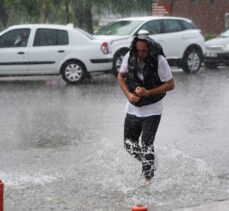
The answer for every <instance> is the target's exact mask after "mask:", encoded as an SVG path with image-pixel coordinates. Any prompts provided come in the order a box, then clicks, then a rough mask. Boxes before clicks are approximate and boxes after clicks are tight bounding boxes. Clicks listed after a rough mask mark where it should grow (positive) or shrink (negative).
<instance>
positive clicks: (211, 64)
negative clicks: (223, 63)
mask: <svg viewBox="0 0 229 211" xmlns="http://www.w3.org/2000/svg"><path fill="white" fill-rule="evenodd" d="M218 65H219V63H217V62H205V67H206V68H207V69H216V68H217V67H218Z"/></svg>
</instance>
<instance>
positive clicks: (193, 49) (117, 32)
mask: <svg viewBox="0 0 229 211" xmlns="http://www.w3.org/2000/svg"><path fill="white" fill-rule="evenodd" d="M139 30H147V31H148V32H149V34H150V37H151V38H153V39H154V40H155V41H157V42H159V43H160V44H161V45H162V47H163V49H164V52H165V55H166V57H167V59H168V61H169V63H170V64H171V65H175V66H178V67H182V68H183V70H184V71H185V72H187V73H195V72H197V71H198V70H199V68H200V66H201V63H202V60H203V52H204V47H205V45H204V41H205V40H204V37H203V35H202V33H201V31H200V30H199V29H197V28H196V26H195V25H194V24H193V23H192V21H191V20H189V19H187V18H179V17H161V16H160V17H156V16H149V17H129V18H122V19H117V20H115V21H113V22H110V23H108V24H107V25H105V26H102V27H101V28H100V29H98V30H97V31H96V32H95V35H94V36H95V37H96V38H98V39H102V40H103V39H105V38H107V40H109V41H110V42H111V50H112V53H113V55H114V61H113V69H114V71H118V70H119V68H120V65H121V63H122V59H123V57H124V55H125V54H126V53H127V51H129V46H130V43H131V41H132V40H133V37H134V36H135V35H136V34H137V33H138V31H139Z"/></svg>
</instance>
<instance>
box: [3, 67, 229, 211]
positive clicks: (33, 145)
mask: <svg viewBox="0 0 229 211" xmlns="http://www.w3.org/2000/svg"><path fill="white" fill-rule="evenodd" d="M44 78H45V77H43V78H42V77H41V78H40V77H33V78H0V96H1V97H0V105H1V106H0V118H1V122H0V134H1V136H0V179H1V180H3V181H4V183H5V211H16V210H17V211H27V210H31V211H33V210H38V211H49V210H54V211H63V210H70V211H92V210H96V211H120V210H121V211H129V210H131V207H133V206H134V205H136V204H144V205H146V206H148V208H149V210H150V211H151V210H152V211H167V210H168V211H171V210H172V209H175V208H179V207H188V206H195V205H198V204H202V203H204V202H206V201H211V200H223V199H227V198H229V162H228V161H229V153H228V152H229V144H228V141H229V136H228V131H229V118H228V117H229V69H228V68H226V67H222V68H220V69H219V70H205V69H202V70H201V71H200V72H199V73H198V74H195V75H187V74H185V73H183V72H181V71H179V70H174V79H175V82H176V88H175V90H174V91H172V92H169V93H168V94H167V97H166V99H165V101H164V113H163V116H162V120H161V124H160V126H159V130H158V133H157V137H156V140H155V146H156V154H157V161H158V169H157V171H156V173H155V177H154V179H153V182H152V185H151V187H150V188H148V189H146V188H142V187H141V185H140V183H139V177H140V172H141V166H140V163H138V162H137V161H135V160H134V159H133V158H132V157H131V156H129V154H127V152H126V151H125V150H124V148H123V142H122V138H123V121H124V116H125V114H124V106H125V103H126V98H125V97H124V95H123V93H122V92H121V90H120V88H119V87H118V85H117V82H116V80H115V79H114V77H113V76H111V75H105V76H102V75H101V76H94V77H92V79H88V80H87V81H85V82H84V83H83V84H81V85H79V86H66V85H65V83H64V82H63V81H62V80H61V79H60V78H59V77H50V78H49V79H44Z"/></svg>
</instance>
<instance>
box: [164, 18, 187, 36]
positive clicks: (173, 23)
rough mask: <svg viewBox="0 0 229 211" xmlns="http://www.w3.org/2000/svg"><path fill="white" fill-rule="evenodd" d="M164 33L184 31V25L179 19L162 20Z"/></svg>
mask: <svg viewBox="0 0 229 211" xmlns="http://www.w3.org/2000/svg"><path fill="white" fill-rule="evenodd" d="M162 23H163V33H171V32H179V31H182V30H183V29H182V25H181V24H180V23H179V22H178V21H177V20H162Z"/></svg>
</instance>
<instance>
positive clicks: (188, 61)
mask: <svg viewBox="0 0 229 211" xmlns="http://www.w3.org/2000/svg"><path fill="white" fill-rule="evenodd" d="M202 61H203V54H202V52H201V51H200V50H198V49H197V48H190V49H188V50H187V51H186V52H185V54H184V57H183V61H182V69H183V70H184V72H185V73H197V72H198V71H199V69H200V66H201V63H202Z"/></svg>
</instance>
